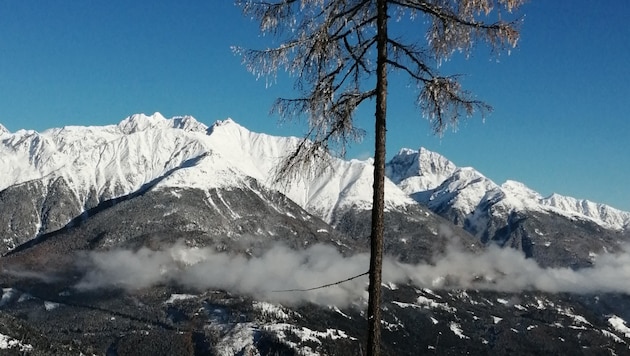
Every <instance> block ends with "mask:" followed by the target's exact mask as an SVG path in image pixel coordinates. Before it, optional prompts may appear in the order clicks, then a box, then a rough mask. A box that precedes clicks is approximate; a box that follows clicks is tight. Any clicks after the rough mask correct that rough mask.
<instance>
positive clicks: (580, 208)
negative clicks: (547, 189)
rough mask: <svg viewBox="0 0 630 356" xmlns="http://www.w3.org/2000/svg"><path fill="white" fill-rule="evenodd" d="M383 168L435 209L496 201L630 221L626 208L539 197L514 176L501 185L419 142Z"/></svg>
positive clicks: (609, 223) (602, 220) (607, 223)
mask: <svg viewBox="0 0 630 356" xmlns="http://www.w3.org/2000/svg"><path fill="white" fill-rule="evenodd" d="M401 162H405V164H401ZM423 166H428V169H423V168H422V167H423ZM401 171H403V172H401ZM410 172H413V173H410ZM427 172H428V173H429V174H427ZM387 173H388V176H389V177H390V179H392V180H393V181H395V182H398V183H397V184H398V186H399V187H400V188H401V189H402V190H403V191H405V192H406V193H407V194H409V195H410V196H414V197H415V199H416V200H417V201H418V202H420V203H421V204H424V205H427V206H429V207H433V209H435V210H443V209H445V208H444V207H440V205H448V206H449V207H454V208H456V209H459V210H461V211H462V212H463V213H464V214H472V213H474V211H475V210H476V209H477V207H478V206H482V205H488V204H490V205H495V204H500V205H502V206H503V209H505V210H508V211H523V210H530V211H538V212H545V211H547V212H553V213H558V214H561V215H563V216H566V217H568V218H584V219H588V220H591V221H594V222H595V223H597V224H599V225H601V226H603V227H605V228H609V229H616V230H624V229H627V228H628V226H630V212H626V211H623V210H620V209H616V208H614V207H611V206H609V205H606V204H601V203H596V202H592V201H589V200H586V199H577V198H573V197H569V196H563V195H560V194H557V193H553V194H551V195H549V196H548V197H543V196H542V195H541V194H540V193H538V192H536V191H534V190H533V189H530V188H529V187H527V186H526V185H525V184H524V183H521V182H518V181H514V180H507V181H506V182H504V183H503V184H501V185H499V184H497V183H495V182H494V181H492V180H491V179H489V178H487V177H485V176H484V175H483V174H482V173H480V172H478V171H477V170H475V169H474V168H472V167H457V166H455V164H453V163H452V162H451V161H449V160H448V159H447V158H445V157H444V156H442V155H440V154H438V153H435V152H431V151H428V150H426V149H425V148H422V147H421V148H420V149H419V150H411V149H408V148H403V149H401V151H400V152H399V153H398V154H397V155H396V156H394V157H393V158H392V160H391V161H390V162H389V163H388V170H387ZM442 178H443V179H442ZM440 180H441V181H440ZM438 182H439V183H438Z"/></svg>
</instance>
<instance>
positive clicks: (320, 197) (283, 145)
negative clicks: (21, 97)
mask: <svg viewBox="0 0 630 356" xmlns="http://www.w3.org/2000/svg"><path fill="white" fill-rule="evenodd" d="M299 140H300V139H299V138H296V137H276V136H271V135H267V134H264V133H255V132H252V131H249V130H247V129H246V128H244V127H243V126H241V125H239V124H238V123H236V122H235V121H234V120H232V119H226V120H219V121H217V122H215V123H213V124H212V125H210V126H207V125H205V124H203V123H202V122H199V121H197V120H196V119H195V118H194V117H192V116H175V117H173V118H170V119H167V118H165V117H164V116H163V115H161V114H160V113H154V114H152V115H145V114H134V115H131V116H129V117H127V118H125V119H123V120H122V121H121V122H120V123H118V124H116V125H107V126H68V127H63V128H53V129H48V130H45V131H43V132H42V133H38V132H36V131H32V130H19V131H17V132H16V133H5V134H3V136H2V140H1V141H0V142H1V144H0V164H2V165H3V166H4V167H9V170H8V171H7V172H6V174H4V175H3V176H1V177H0V191H1V190H4V189H6V188H8V187H10V186H12V185H15V184H20V183H24V182H27V181H32V180H38V179H40V180H44V181H52V180H53V179H56V178H58V177H63V179H64V180H65V181H66V182H67V184H68V185H69V186H70V187H71V189H72V190H73V192H74V194H75V195H76V197H77V201H78V204H79V205H80V206H83V207H84V208H89V205H90V204H89V201H91V200H94V199H96V200H97V201H102V200H106V199H111V198H115V197H116V196H121V195H124V194H129V193H130V192H133V191H136V190H137V189H139V188H140V187H141V186H142V185H143V184H146V183H147V182H150V181H152V180H154V179H156V178H158V177H162V176H164V175H165V174H166V173H167V172H170V174H169V176H168V177H166V178H165V179H164V180H162V181H161V182H160V183H159V184H158V186H157V188H159V187H169V186H179V185H192V186H197V187H203V188H213V187H218V186H239V184H241V181H242V178H239V177H252V178H254V179H257V180H259V181H260V182H261V183H263V184H265V185H266V186H269V187H271V188H273V189H276V190H279V191H281V192H283V193H284V194H285V195H287V196H288V197H289V198H290V199H292V200H293V201H295V202H296V203H297V204H298V205H300V206H302V207H303V208H305V209H306V210H307V211H309V212H311V213H315V214H316V215H318V216H320V217H321V218H323V219H324V220H325V221H327V222H329V223H332V224H333V225H334V224H335V223H336V220H335V219H337V218H338V215H339V214H338V212H340V211H343V210H344V209H347V208H349V207H354V208H359V209H363V210H367V209H369V208H370V207H371V199H372V196H371V179H372V169H373V167H372V164H371V161H369V160H367V161H359V160H350V161H344V160H341V159H336V158H333V159H332V160H331V162H332V163H331V168H330V170H329V171H327V172H324V173H323V174H320V175H318V176H316V177H300V178H298V179H297V180H295V181H293V182H291V183H290V184H275V183H274V182H273V181H272V179H271V176H272V175H273V173H274V168H275V167H276V165H277V164H278V163H279V162H280V160H281V159H282V158H283V156H284V155H285V154H286V153H287V152H290V151H291V149H292V148H293V147H295V145H297V144H298V142H299ZM191 160H195V164H194V165H193V166H186V164H185V162H191ZM175 168H178V169H177V170H175ZM387 176H388V177H389V179H387V180H386V206H387V208H388V209H396V208H398V207H400V208H403V207H404V206H406V205H409V204H414V203H415V202H418V203H420V204H423V205H425V206H428V207H430V208H431V209H433V210H434V211H436V212H438V213H440V212H444V211H446V210H448V209H456V210H458V211H460V213H461V215H462V216H464V217H466V219H468V220H469V221H470V222H471V223H472V224H474V223H475V219H477V217H476V215H475V214H476V212H479V211H480V207H490V206H500V207H501V211H503V212H504V213H506V214H509V213H510V212H514V211H523V210H531V211H537V212H553V213H557V214H561V215H563V216H566V217H568V218H571V219H573V218H578V219H588V220H591V221H594V222H595V223H597V224H599V225H601V226H603V227H605V228H607V229H617V230H623V229H626V228H627V227H628V226H629V225H630V213H628V212H624V211H621V210H618V209H615V208H612V207H610V206H608V205H605V204H598V203H594V202H590V201H587V200H579V199H576V198H571V197H565V196H561V195H557V194H553V195H551V196H549V197H546V198H545V197H542V196H541V195H540V194H539V193H537V192H535V191H533V190H531V189H529V188H527V187H526V186H525V185H524V184H523V183H519V182H516V181H507V182H505V183H503V184H502V185H498V184H496V183H494V182H493V181H492V180H490V179H488V178H486V177H485V176H484V175H483V174H481V173H480V172H478V171H476V170H475V169H474V168H471V167H457V166H456V165H455V164H453V163H452V162H451V161H450V160H448V159H447V158H445V157H444V156H442V155H440V154H438V153H436V152H431V151H429V150H427V149H425V148H422V147H421V148H420V149H419V150H411V149H405V148H403V149H401V150H400V151H399V152H398V154H396V155H395V156H394V157H393V158H392V159H391V160H390V161H389V162H388V163H387ZM46 184H48V183H46ZM410 197H411V198H413V199H411V198H410ZM414 200H415V202H414ZM476 228H477V229H481V228H482V227H481V226H478V227H476Z"/></svg>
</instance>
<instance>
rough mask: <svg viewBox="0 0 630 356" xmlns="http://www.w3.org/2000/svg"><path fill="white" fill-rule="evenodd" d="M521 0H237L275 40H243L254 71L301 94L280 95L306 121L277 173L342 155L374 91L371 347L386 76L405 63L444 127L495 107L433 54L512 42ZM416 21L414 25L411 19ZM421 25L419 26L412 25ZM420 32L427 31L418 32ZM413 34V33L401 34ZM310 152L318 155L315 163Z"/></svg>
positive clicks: (422, 104)
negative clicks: (445, 70) (251, 44)
mask: <svg viewBox="0 0 630 356" xmlns="http://www.w3.org/2000/svg"><path fill="white" fill-rule="evenodd" d="M523 2H524V0H299V1H298V0H241V1H237V4H238V5H240V6H241V7H242V9H243V12H244V14H245V15H246V16H250V17H252V18H254V19H255V20H257V21H259V23H260V31H261V32H263V33H268V34H271V35H273V36H274V38H275V39H277V40H278V44H277V45H276V46H274V47H271V48H267V49H242V48H237V49H236V51H237V52H238V53H239V54H241V55H242V56H243V59H244V63H245V65H246V66H247V69H248V70H249V71H251V72H252V73H253V74H255V75H257V76H259V77H275V76H276V75H277V72H278V70H280V69H284V70H285V71H286V72H288V73H290V74H291V75H293V76H295V77H296V80H295V88H296V89H297V91H298V92H299V93H300V96H299V97H297V98H289V99H286V98H280V99H278V100H277V101H276V102H275V104H274V106H273V110H272V111H275V112H276V113H277V114H279V115H280V116H281V117H285V118H292V119H295V118H301V117H306V118H307V122H308V131H307V134H306V135H305V137H304V140H303V141H302V142H301V143H300V144H299V145H298V146H297V148H296V149H295V151H293V152H292V153H291V154H290V155H289V156H287V158H286V159H285V160H284V161H283V163H282V164H281V166H280V167H279V170H278V172H280V173H281V174H283V175H285V176H286V175H289V176H292V175H295V174H300V173H301V172H302V171H303V170H305V169H309V168H312V167H317V169H321V168H322V165H321V162H322V161H321V160H322V159H325V158H326V157H330V155H329V153H332V154H333V155H344V154H345V149H346V147H347V145H348V144H350V143H351V142H353V141H356V140H357V139H360V138H362V137H363V134H364V132H363V131H362V130H361V129H359V128H357V127H356V126H355V125H354V121H353V119H354V112H355V109H356V108H357V107H358V106H359V105H361V104H362V103H364V102H365V101H367V100H368V99H372V100H374V101H375V150H374V185H373V193H374V196H373V205H372V229H371V237H370V240H371V258H370V270H369V280H370V284H369V301H368V323H369V334H368V347H367V354H368V355H378V354H379V353H380V334H381V331H380V325H381V309H380V306H381V268H382V267H381V266H382V256H383V233H384V226H383V211H384V179H385V138H386V117H387V92H388V83H387V77H388V73H389V72H390V71H402V72H404V73H406V74H407V75H408V77H409V78H410V80H411V82H412V83H414V84H415V85H416V88H417V101H416V103H417V105H418V107H419V109H420V110H421V112H422V114H423V116H424V117H426V118H427V119H428V120H429V122H430V123H431V125H432V128H433V131H434V132H435V133H437V134H442V133H443V132H444V130H446V129H447V128H448V127H449V126H451V127H455V126H456V125H457V122H458V121H459V120H460V118H461V117H462V115H464V116H466V117H469V116H472V115H473V113H474V112H479V113H480V114H481V115H482V116H483V115H485V114H487V113H488V112H489V111H490V110H491V107H490V106H489V105H487V104H485V103H484V102H482V101H478V100H476V99H474V98H473V96H472V95H471V94H470V93H469V92H467V91H466V90H464V89H463V88H462V86H461V84H460V77H459V76H457V75H442V74H441V73H440V72H439V71H438V68H439V63H441V61H443V60H446V59H448V58H449V57H450V56H451V55H452V54H453V53H454V52H457V51H459V52H463V53H464V54H469V53H470V51H471V50H472V48H473V45H474V44H475V43H476V41H482V42H486V43H487V44H488V45H489V47H490V48H491V49H492V51H493V52H495V53H498V52H500V51H503V50H506V49H509V48H511V47H513V46H515V45H516V42H517V40H518V37H519V32H518V22H519V20H518V19H516V20H506V19H504V16H512V17H513V15H511V14H512V13H513V12H514V11H515V10H516V9H517V8H518V7H520V6H521V5H522V3H523ZM391 21H400V22H403V21H404V22H408V23H406V25H407V26H406V28H407V29H410V28H413V29H415V32H413V35H412V36H411V38H406V37H405V36H399V35H397V34H393V33H390V32H389V31H388V24H389V23H390V22H391ZM412 26H413V27H412ZM416 34H417V35H416ZM423 34H424V36H423ZM407 37H409V36H407ZM313 162H316V163H317V164H313Z"/></svg>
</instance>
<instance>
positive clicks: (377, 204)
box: [367, 0, 387, 356]
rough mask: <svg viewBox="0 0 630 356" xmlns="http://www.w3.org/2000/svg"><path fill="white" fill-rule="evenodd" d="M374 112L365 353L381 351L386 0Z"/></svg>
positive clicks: (373, 355) (381, 6) (380, 9)
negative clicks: (372, 194) (372, 182)
mask: <svg viewBox="0 0 630 356" xmlns="http://www.w3.org/2000/svg"><path fill="white" fill-rule="evenodd" d="M376 6H377V20H376V25H377V35H376V48H377V59H376V60H377V62H376V112H375V140H374V141H375V144H374V185H373V193H374V196H373V200H372V229H371V235H370V246H371V250H370V285H369V289H368V293H369V300H368V341H367V343H368V344H367V355H368V356H377V355H380V353H381V281H382V269H383V235H384V214H383V212H384V210H385V136H386V131H387V130H386V118H387V65H386V64H387V1H386V0H377V2H376Z"/></svg>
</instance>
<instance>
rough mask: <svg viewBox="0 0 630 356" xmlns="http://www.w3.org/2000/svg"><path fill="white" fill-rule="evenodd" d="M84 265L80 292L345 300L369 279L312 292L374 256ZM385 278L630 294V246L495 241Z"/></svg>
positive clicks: (301, 254) (208, 251)
mask: <svg viewBox="0 0 630 356" xmlns="http://www.w3.org/2000/svg"><path fill="white" fill-rule="evenodd" d="M79 261H80V262H79V264H80V265H81V267H82V268H84V270H85V271H86V274H85V276H84V277H83V278H82V280H81V281H80V282H79V283H78V284H77V285H76V286H75V287H76V288H77V289H79V290H89V289H98V288H110V287H119V288H125V289H129V290H133V289H140V288H144V287H149V286H152V285H156V284H160V283H176V284H179V285H182V286H185V287H188V288H194V289H198V290H205V289H223V290H227V291H231V292H236V293H245V294H248V295H252V296H254V297H256V298H259V299H264V300H270V301H277V302H284V303H298V302H302V301H310V302H314V303H318V304H324V305H330V304H335V305H340V306H341V305H347V304H348V303H351V302H353V301H356V300H357V299H359V298H362V297H365V298H366V297H367V292H366V288H367V277H365V276H364V277H361V278H357V279H354V280H351V281H348V282H345V283H342V284H339V285H334V286H331V287H327V288H322V289H316V290H312V291H308V292H295V291H294V292H277V291H279V290H287V289H308V288H312V287H317V286H320V285H325V284H329V283H333V282H336V281H339V280H343V279H346V278H349V277H352V276H356V275H359V274H361V273H363V272H366V271H367V270H368V266H369V255H368V254H357V255H353V256H349V257H348V256H346V257H344V256H343V255H341V254H340V253H339V252H338V251H337V250H336V249H335V248H334V247H332V246H328V245H322V244H318V245H313V246H311V247H309V248H306V249H304V250H297V251H296V250H292V249H289V248H287V247H285V246H282V245H277V246H274V247H272V248H270V249H269V250H267V251H266V252H264V253H263V254H262V255H261V256H259V257H245V256H243V255H235V254H230V253H219V252H216V251H215V250H214V249H212V248H191V247H187V246H185V245H184V244H175V245H174V246H171V247H169V248H167V249H164V250H160V251H153V250H150V249H147V248H142V249H140V250H138V251H128V250H113V251H108V252H91V253H87V254H85V255H83V256H82V258H80V259H79ZM383 280H384V282H392V283H411V284H412V285H414V286H416V287H429V288H433V289H444V288H449V289H480V290H498V291H512V292H517V291H522V290H539V291H545V292H554V293H555V292H573V293H591V292H621V293H628V294H630V284H629V283H627V281H628V280H630V250H628V249H624V250H622V251H621V252H620V253H618V254H603V255H600V256H597V257H596V258H595V260H594V264H593V267H591V268H584V269H580V270H572V269H570V268H542V267H540V266H539V265H538V264H537V263H536V261H534V260H532V259H526V258H525V257H524V255H523V254H522V253H521V252H520V251H516V250H513V249H509V248H505V249H502V248H499V247H494V246H493V247H489V248H488V249H487V250H485V251H484V252H481V253H476V254H475V253H471V252H465V251H462V250H460V249H458V248H456V247H449V248H448V249H447V251H446V252H445V253H444V254H443V255H442V256H438V257H436V258H435V259H434V262H433V263H430V264H429V263H426V264H418V265H410V264H402V263H398V262H396V261H394V260H393V259H391V258H385V261H384V269H383Z"/></svg>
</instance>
